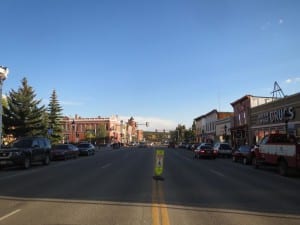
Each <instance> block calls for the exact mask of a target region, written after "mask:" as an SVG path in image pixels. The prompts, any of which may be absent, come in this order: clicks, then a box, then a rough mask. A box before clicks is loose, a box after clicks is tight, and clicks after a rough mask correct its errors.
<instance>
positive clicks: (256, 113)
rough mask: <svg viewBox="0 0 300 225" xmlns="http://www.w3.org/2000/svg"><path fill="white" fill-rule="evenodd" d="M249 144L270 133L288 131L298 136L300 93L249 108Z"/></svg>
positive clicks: (299, 126)
mask: <svg viewBox="0 0 300 225" xmlns="http://www.w3.org/2000/svg"><path fill="white" fill-rule="evenodd" d="M250 120H251V136H252V139H251V140H250V143H251V144H256V143H259V141H260V140H261V139H262V138H263V137H264V136H265V135H267V134H270V133H288V134H290V135H294V136H296V137H297V138H298V139H299V138H300V93H297V94H294V95H290V96H286V97H284V98H281V99H277V100H274V101H273V102H270V103H267V104H264V105H260V106H257V107H254V108H252V109H251V119H250Z"/></svg>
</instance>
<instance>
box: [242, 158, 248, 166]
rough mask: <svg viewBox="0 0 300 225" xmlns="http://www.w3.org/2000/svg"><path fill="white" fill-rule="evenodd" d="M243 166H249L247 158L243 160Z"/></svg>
mask: <svg viewBox="0 0 300 225" xmlns="http://www.w3.org/2000/svg"><path fill="white" fill-rule="evenodd" d="M243 164H244V165H247V164H248V159H247V158H246V157H244V158H243Z"/></svg>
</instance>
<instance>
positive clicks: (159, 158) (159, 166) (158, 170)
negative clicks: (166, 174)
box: [154, 150, 165, 177]
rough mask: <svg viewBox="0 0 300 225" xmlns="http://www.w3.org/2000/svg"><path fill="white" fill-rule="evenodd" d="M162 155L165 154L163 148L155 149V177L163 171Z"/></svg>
mask: <svg viewBox="0 0 300 225" xmlns="http://www.w3.org/2000/svg"><path fill="white" fill-rule="evenodd" d="M164 155H165V151H164V150H156V153H155V168H154V175H155V176H157V177H159V176H161V175H162V173H163V166H164Z"/></svg>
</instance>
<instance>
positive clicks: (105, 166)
mask: <svg viewBox="0 0 300 225" xmlns="http://www.w3.org/2000/svg"><path fill="white" fill-rule="evenodd" d="M109 166H111V163H108V164H105V165H104V166H102V167H101V169H105V168H107V167H109Z"/></svg>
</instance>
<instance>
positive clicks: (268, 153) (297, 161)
mask: <svg viewBox="0 0 300 225" xmlns="http://www.w3.org/2000/svg"><path fill="white" fill-rule="evenodd" d="M252 164H253V166H254V167H255V168H258V167H259V166H261V165H270V166H276V167H277V168H278V172H279V174H280V175H282V176H287V175H288V171H289V170H300V144H299V142H297V140H296V138H295V137H294V136H291V135H287V134H269V135H267V136H265V137H264V138H263V139H262V140H261V142H260V144H259V145H256V146H255V148H254V157H253V159H252Z"/></svg>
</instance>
